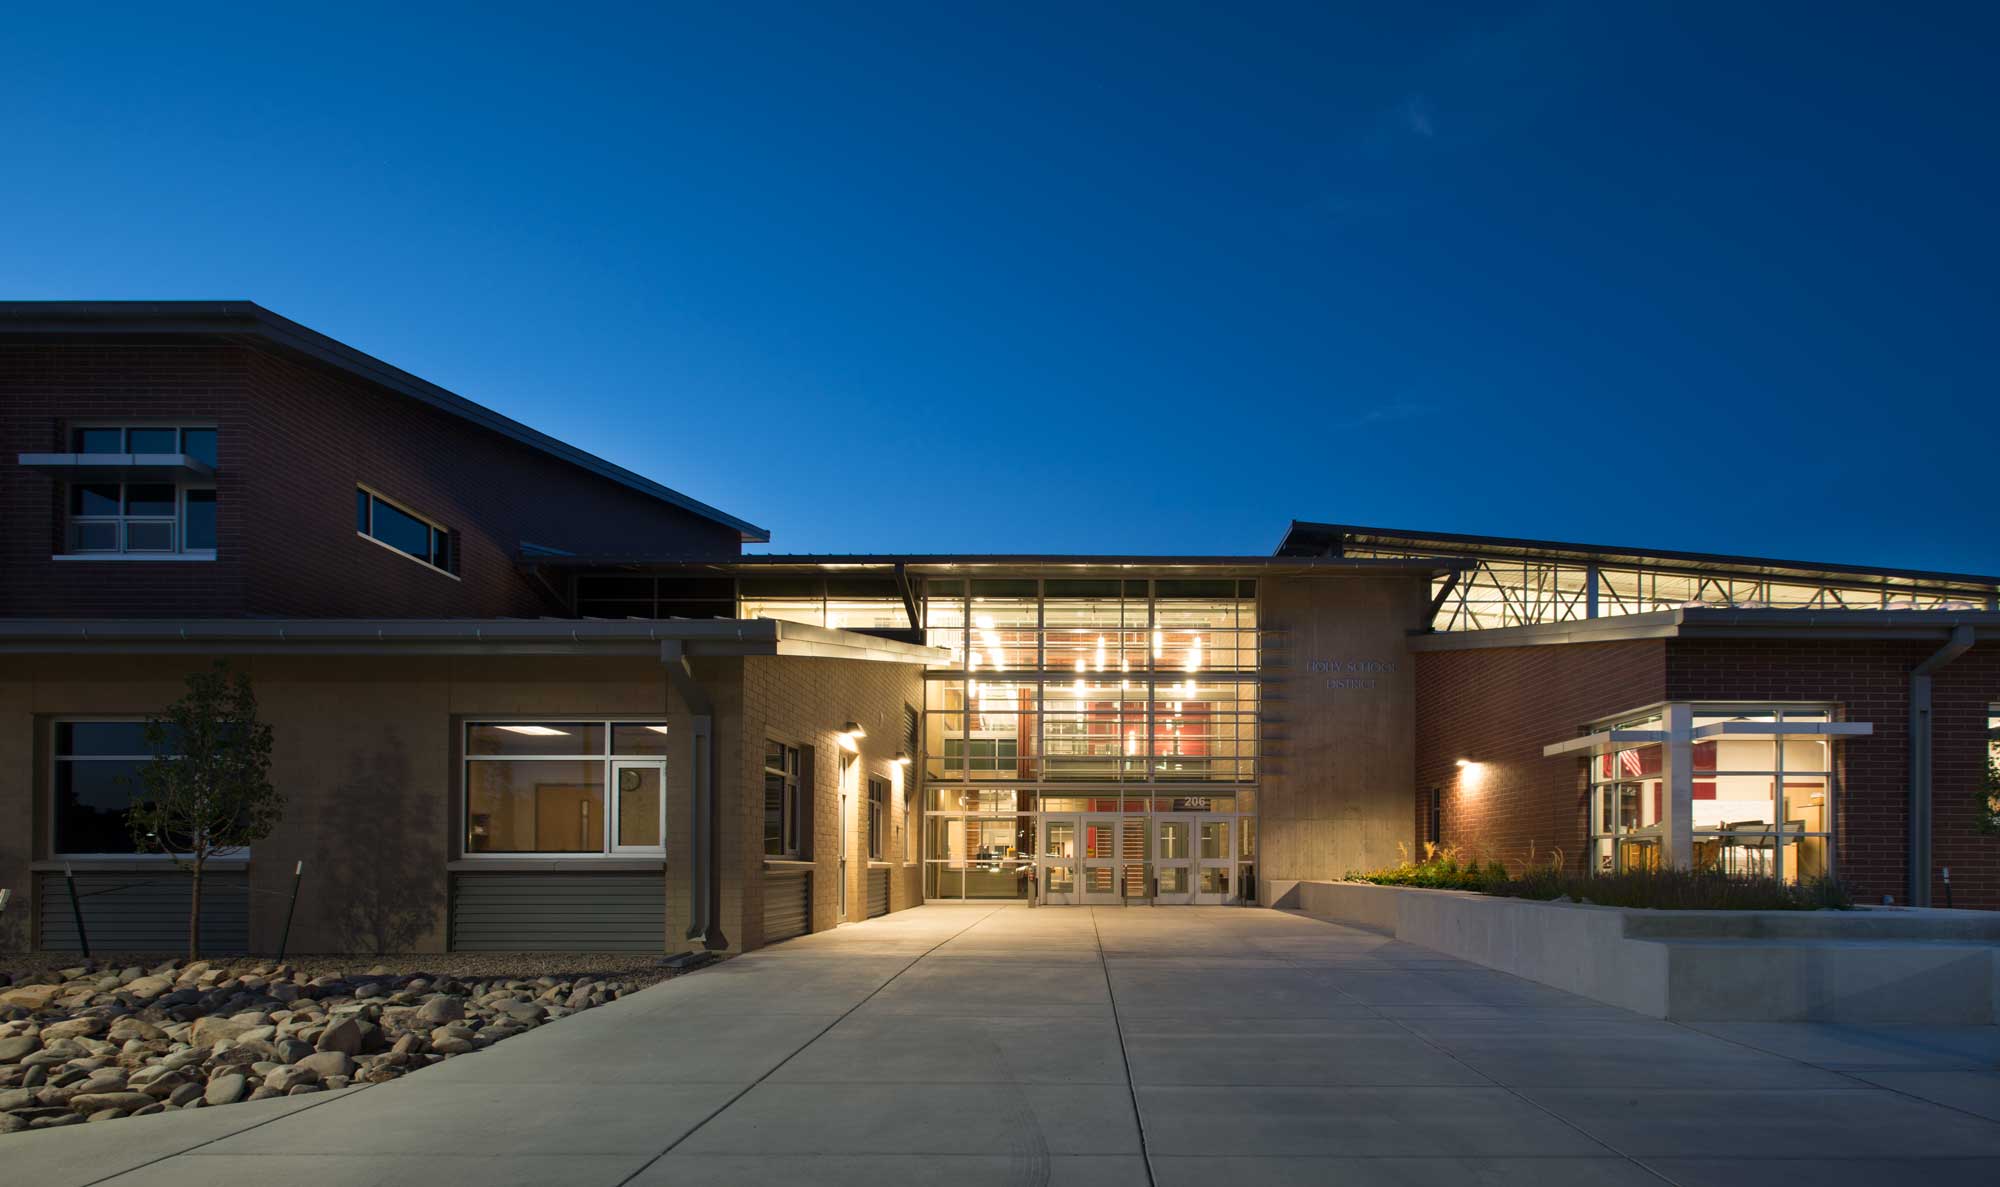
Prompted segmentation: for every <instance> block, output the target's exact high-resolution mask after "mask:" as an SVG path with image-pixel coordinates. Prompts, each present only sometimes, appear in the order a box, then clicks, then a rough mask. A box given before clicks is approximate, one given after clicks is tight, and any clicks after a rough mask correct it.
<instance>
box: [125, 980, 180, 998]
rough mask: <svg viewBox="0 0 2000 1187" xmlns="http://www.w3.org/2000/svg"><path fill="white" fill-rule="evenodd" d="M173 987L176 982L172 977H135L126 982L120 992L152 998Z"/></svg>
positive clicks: (137, 996)
mask: <svg viewBox="0 0 2000 1187" xmlns="http://www.w3.org/2000/svg"><path fill="white" fill-rule="evenodd" d="M173 987H174V982H173V978H171V977H134V978H133V979H131V980H130V981H127V982H125V984H124V986H123V987H122V988H120V989H119V992H120V993H129V994H131V995H132V996H133V997H136V998H141V999H151V998H156V997H158V996H160V995H161V994H163V993H165V992H166V991H167V990H169V989H172V988H173Z"/></svg>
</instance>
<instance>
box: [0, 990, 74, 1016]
mask: <svg viewBox="0 0 2000 1187" xmlns="http://www.w3.org/2000/svg"><path fill="white" fill-rule="evenodd" d="M62 991H63V987H62V986H60V985H17V986H15V987H14V988H12V989H0V1006H12V1007H13V1008H14V1009H17V1010H46V1009H48V1008H49V1003H50V1002H52V1001H54V1000H55V999H56V996H57V995H58V994H60V993H62Z"/></svg>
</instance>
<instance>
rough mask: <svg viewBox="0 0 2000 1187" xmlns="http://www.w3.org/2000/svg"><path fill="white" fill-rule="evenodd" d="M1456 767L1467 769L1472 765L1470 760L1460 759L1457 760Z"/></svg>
mask: <svg viewBox="0 0 2000 1187" xmlns="http://www.w3.org/2000/svg"><path fill="white" fill-rule="evenodd" d="M1458 765H1459V766H1461V767H1469V766H1471V765H1472V760H1471V759H1469V758H1461V759H1459V760H1458Z"/></svg>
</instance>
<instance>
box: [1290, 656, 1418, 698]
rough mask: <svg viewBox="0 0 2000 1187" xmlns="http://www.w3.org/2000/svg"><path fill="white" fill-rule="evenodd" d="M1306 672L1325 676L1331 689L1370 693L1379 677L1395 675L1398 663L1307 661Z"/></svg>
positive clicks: (1334, 660) (1370, 660) (1382, 660)
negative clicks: (1356, 690)
mask: <svg viewBox="0 0 2000 1187" xmlns="http://www.w3.org/2000/svg"><path fill="white" fill-rule="evenodd" d="M1306 671H1308V672H1311V673H1313V674H1314V675H1316V676H1319V675H1323V676H1325V677H1326V686H1327V687H1328V688H1331V689H1336V690H1339V689H1358V690H1361V691H1369V690H1372V689H1373V688H1374V687H1375V681H1376V680H1377V679H1378V678H1379V677H1382V676H1392V675H1394V674H1395V672H1396V661H1395V660H1392V659H1312V660H1307V661H1306Z"/></svg>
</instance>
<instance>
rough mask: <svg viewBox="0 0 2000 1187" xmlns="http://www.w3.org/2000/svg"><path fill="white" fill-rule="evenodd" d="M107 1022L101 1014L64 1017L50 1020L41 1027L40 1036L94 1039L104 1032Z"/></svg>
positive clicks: (46, 1037) (44, 1037) (45, 1037)
mask: <svg viewBox="0 0 2000 1187" xmlns="http://www.w3.org/2000/svg"><path fill="white" fill-rule="evenodd" d="M106 1025H107V1023H106V1022H105V1019H104V1016H103V1015H102V1014H86V1015H84V1016H83V1017H81V1018H66V1019H64V1020H63V1021H61V1022H51V1023H49V1024H48V1025H47V1026H44V1027H43V1028H42V1038H43V1039H45V1040H48V1039H94V1038H96V1037H97V1036H98V1035H101V1034H103V1033H104V1030H105V1027H106Z"/></svg>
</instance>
